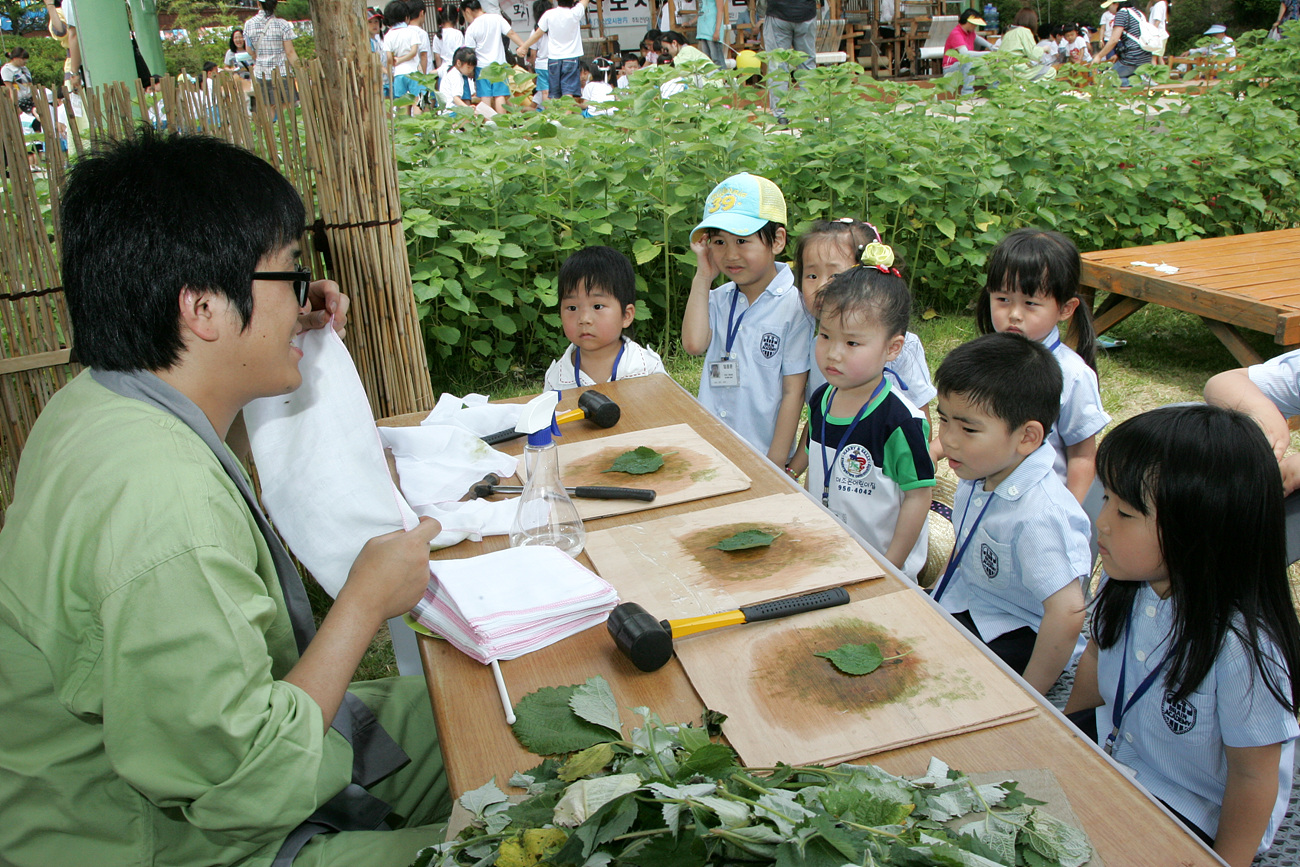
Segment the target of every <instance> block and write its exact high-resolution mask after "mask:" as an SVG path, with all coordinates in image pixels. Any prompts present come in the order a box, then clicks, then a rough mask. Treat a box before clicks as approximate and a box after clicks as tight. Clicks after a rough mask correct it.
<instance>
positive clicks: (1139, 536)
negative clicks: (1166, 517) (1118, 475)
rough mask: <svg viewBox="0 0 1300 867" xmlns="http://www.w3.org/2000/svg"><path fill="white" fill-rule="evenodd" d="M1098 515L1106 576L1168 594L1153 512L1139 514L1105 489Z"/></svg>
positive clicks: (1099, 545) (1162, 594)
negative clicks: (1146, 584)
mask: <svg viewBox="0 0 1300 867" xmlns="http://www.w3.org/2000/svg"><path fill="white" fill-rule="evenodd" d="M1105 490H1106V497H1105V499H1104V500H1103V501H1102V506H1101V513H1100V514H1099V515H1098V516H1097V544H1098V551H1099V552H1100V553H1101V563H1102V566H1103V567H1105V569H1106V574H1107V575H1109V576H1110V577H1111V578H1114V579H1115V580H1116V581H1146V582H1149V583H1150V584H1151V589H1152V590H1154V591H1156V593H1158V594H1159V595H1160V596H1162V597H1163V596H1168V595H1169V571H1168V570H1167V569H1166V568H1165V559H1164V556H1163V555H1162V554H1161V553H1160V531H1159V529H1158V528H1157V526H1156V510H1155V509H1154V508H1150V507H1149V508H1148V509H1147V512H1148V514H1145V515H1144V514H1142V513H1141V512H1139V511H1138V510H1137V509H1135V508H1133V506H1132V505H1130V504H1129V503H1126V502H1124V501H1123V500H1121V499H1120V498H1119V497H1117V496H1116V495H1115V493H1114V492H1113V491H1112V490H1110V488H1106V489H1105Z"/></svg>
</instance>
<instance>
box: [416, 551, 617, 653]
mask: <svg viewBox="0 0 1300 867" xmlns="http://www.w3.org/2000/svg"><path fill="white" fill-rule="evenodd" d="M433 574H434V580H433V581H431V582H430V584H429V589H428V590H427V591H425V594H424V598H423V599H421V600H420V603H419V604H418V605H417V606H416V608H415V612H414V613H415V617H416V619H417V620H418V621H419V622H420V623H421V624H423V625H424V626H426V627H428V628H429V629H431V630H433V631H434V632H436V633H437V634H438V635H441V636H442V637H443V638H446V639H447V640H448V641H450V642H451V643H452V644H453V645H455V647H456V648H457V649H459V650H460V651H462V652H463V653H465V654H466V655H467V656H470V657H472V658H474V659H477V660H478V661H479V662H484V663H486V662H489V661H491V660H493V659H515V658H517V657H520V656H523V655H524V654H525V653H530V652H532V651H534V650H539V649H541V648H543V647H546V646H548V645H550V644H554V643H555V642H557V641H559V640H560V639H562V638H567V637H568V636H570V635H574V634H576V633H578V632H581V631H583V630H584V629H587V628H589V627H591V626H595V625H596V624H598V623H603V622H604V621H605V619H606V618H607V617H608V616H609V612H610V611H611V610H612V609H613V607H614V606H615V605H617V604H618V594H617V593H616V592H615V590H614V588H613V587H611V586H610V585H609V584H608V583H606V582H605V581H604V580H602V579H601V578H600V576H598V575H596V574H595V573H594V572H592V571H590V570H589V569H587V568H586V567H584V566H583V565H582V564H580V563H579V562H578V561H577V560H574V559H573V558H572V557H570V556H569V555H568V554H565V553H564V552H563V551H561V550H560V549H559V548H553V547H550V546H547V545H529V546H524V547H520V548H506V549H504V550H501V551H494V552H492V553H490V554H483V555H480V556H478V557H474V558H471V559H468V560H441V561H437V562H435V563H434V564H433ZM484 576H491V578H492V580H490V581H485V580H484Z"/></svg>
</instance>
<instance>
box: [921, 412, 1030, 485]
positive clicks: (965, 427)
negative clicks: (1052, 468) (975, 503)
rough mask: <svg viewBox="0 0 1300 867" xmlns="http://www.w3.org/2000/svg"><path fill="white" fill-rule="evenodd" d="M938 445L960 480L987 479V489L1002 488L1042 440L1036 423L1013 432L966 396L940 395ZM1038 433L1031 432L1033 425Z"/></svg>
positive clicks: (998, 418) (1028, 423)
mask: <svg viewBox="0 0 1300 867" xmlns="http://www.w3.org/2000/svg"><path fill="white" fill-rule="evenodd" d="M936 410H937V412H938V415H939V442H940V443H942V444H943V451H944V454H945V455H947V456H948V466H950V467H951V468H952V471H953V472H954V473H956V474H957V478H959V479H969V480H974V479H984V490H986V491H991V490H993V489H994V488H996V487H997V486H998V485H1000V484H1001V483H1002V482H1003V480H1004V479H1006V477H1007V476H1009V475H1011V471H1012V470H1014V469H1015V468H1016V467H1018V466H1020V462H1021V461H1022V460H1024V459H1025V458H1026V457H1027V456H1028V455H1029V454H1030V453H1032V452H1033V451H1034V449H1036V448H1038V446H1039V445H1040V444H1041V443H1042V441H1043V436H1042V433H1043V431H1042V425H1040V424H1039V423H1038V422H1036V421H1030V422H1025V424H1023V425H1021V426H1020V427H1018V428H1016V429H1015V430H1012V429H1010V428H1008V427H1007V423H1006V422H1005V421H1003V420H1002V419H1001V418H1000V417H999V416H996V415H994V414H993V413H992V412H990V411H989V410H988V409H986V408H985V407H983V406H981V405H980V404H977V403H974V402H972V401H970V400H968V399H967V398H966V396H965V395H964V394H956V393H949V394H940V395H939V401H938V404H937V405H936ZM1031 425H1032V426H1033V427H1034V428H1035V430H1032V431H1031V430H1029V427H1030V426H1031Z"/></svg>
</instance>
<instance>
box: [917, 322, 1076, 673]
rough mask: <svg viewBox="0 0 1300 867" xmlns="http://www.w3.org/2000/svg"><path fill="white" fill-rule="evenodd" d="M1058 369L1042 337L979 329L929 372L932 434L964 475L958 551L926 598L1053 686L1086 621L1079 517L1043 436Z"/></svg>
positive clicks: (956, 510)
mask: <svg viewBox="0 0 1300 867" xmlns="http://www.w3.org/2000/svg"><path fill="white" fill-rule="evenodd" d="M1061 383H1062V380H1061V367H1060V365H1059V364H1058V363H1057V362H1056V358H1055V357H1054V356H1053V355H1052V353H1051V352H1050V351H1049V350H1048V349H1047V347H1045V346H1043V345H1042V344H1041V343H1038V342H1036V341H1032V340H1029V339H1027V338H1025V337H1023V336H1021V335H1019V334H1011V333H999V334H986V335H984V336H983V337H980V338H977V339H975V340H972V341H971V342H970V343H967V344H964V345H962V346H959V347H957V348H956V349H954V350H953V351H952V352H950V353H949V354H948V357H947V358H945V359H944V361H943V363H942V364H941V365H939V370H938V372H937V373H936V374H935V386H936V387H937V388H938V390H939V397H938V405H937V406H938V418H939V423H940V429H939V440H940V442H941V443H942V444H943V447H944V453H945V454H946V455H947V456H948V464H949V466H950V467H951V468H952V470H953V472H955V473H956V474H957V477H958V478H959V479H961V483H960V484H959V485H958V488H957V494H956V496H955V498H954V501H953V512H952V516H953V525H954V527H955V528H956V539H955V545H956V547H955V549H954V551H953V555H952V558H951V559H950V560H949V563H948V568H947V569H946V570H945V571H944V574H943V577H942V578H940V579H939V581H938V583H936V585H935V588H934V599H935V601H936V602H938V603H939V604H940V605H942V606H943V607H944V608H945V609H946V610H947V611H948V612H950V613H951V614H952V615H953V616H954V617H956V618H957V620H958V621H960V622H961V623H962V625H963V626H965V627H966V628H967V629H969V630H970V631H971V632H972V633H973V634H975V635H977V636H979V638H980V639H981V640H983V641H984V643H985V644H987V645H988V646H989V649H991V650H992V651H993V652H994V653H996V654H997V655H998V656H999V657H1001V658H1002V660H1003V661H1004V662H1006V663H1007V665H1009V666H1010V667H1011V668H1012V669H1014V670H1015V671H1016V672H1017V673H1019V674H1022V675H1024V678H1025V680H1027V681H1028V682H1029V684H1030V686H1032V687H1034V689H1036V690H1038V691H1039V692H1041V693H1046V692H1047V691H1048V690H1049V689H1051V687H1052V684H1054V683H1055V682H1056V679H1057V678H1058V677H1060V675H1061V672H1062V671H1063V670H1064V669H1065V666H1066V665H1067V664H1068V663H1069V660H1070V656H1071V653H1072V652H1073V650H1074V648H1075V645H1076V643H1077V640H1078V638H1079V632H1080V629H1081V628H1082V626H1083V616H1084V597H1083V583H1082V582H1083V581H1084V580H1086V577H1087V576H1088V575H1089V574H1090V573H1091V571H1092V556H1091V554H1090V552H1089V548H1088V542H1089V539H1090V538H1091V536H1090V529H1089V523H1088V516H1087V515H1086V514H1085V513H1084V511H1083V509H1082V507H1080V505H1079V503H1078V501H1077V500H1076V499H1075V498H1074V496H1073V495H1072V494H1071V493H1070V491H1069V489H1067V488H1066V487H1065V483H1064V482H1062V481H1061V479H1060V477H1059V476H1057V474H1056V473H1055V471H1054V470H1053V469H1052V464H1053V461H1054V460H1055V456H1056V453H1055V451H1054V450H1053V449H1052V448H1051V446H1050V445H1045V443H1044V440H1045V437H1046V435H1047V431H1049V430H1051V427H1052V424H1053V423H1055V421H1056V416H1057V414H1058V413H1059V412H1060V408H1061V387H1062V385H1061Z"/></svg>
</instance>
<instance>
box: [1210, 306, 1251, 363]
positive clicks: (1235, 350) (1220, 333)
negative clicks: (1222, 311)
mask: <svg viewBox="0 0 1300 867" xmlns="http://www.w3.org/2000/svg"><path fill="white" fill-rule="evenodd" d="M1201 321H1202V322H1204V323H1205V327H1207V328H1209V329H1210V331H1211V332H1213V334H1214V336H1215V337H1217V338H1219V342H1220V343H1222V344H1223V345H1224V346H1226V347H1228V351H1229V352H1231V353H1232V357H1233V358H1235V359H1237V361H1239V362H1241V366H1242V367H1250V366H1251V365H1252V364H1262V363H1263V361H1264V357H1263V356H1262V355H1260V354H1259V353H1258V352H1256V351H1255V348H1254V347H1253V346H1251V345H1250V344H1249V343H1247V342H1246V341H1245V340H1244V339H1243V338H1242V336H1241V332H1240V331H1238V330H1237V329H1236V328H1234V327H1233V326H1231V325H1229V324H1228V323H1226V322H1218V321H1216V320H1214V319H1208V318H1206V317H1204V316H1202V317H1201Z"/></svg>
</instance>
